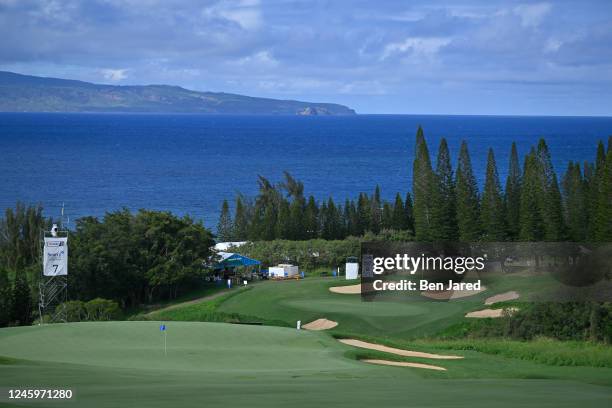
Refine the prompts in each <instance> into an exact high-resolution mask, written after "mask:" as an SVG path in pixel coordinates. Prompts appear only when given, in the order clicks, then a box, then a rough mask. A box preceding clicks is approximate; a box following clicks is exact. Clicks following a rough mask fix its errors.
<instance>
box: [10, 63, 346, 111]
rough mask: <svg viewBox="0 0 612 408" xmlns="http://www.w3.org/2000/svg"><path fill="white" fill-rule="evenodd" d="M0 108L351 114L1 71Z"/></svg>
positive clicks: (321, 106)
mask: <svg viewBox="0 0 612 408" xmlns="http://www.w3.org/2000/svg"><path fill="white" fill-rule="evenodd" d="M0 112H132V113H137V112H142V113H203V114H230V115H231V114H253V115H266V114H268V115H305V116H313V115H354V114H355V111H354V110H353V109H351V108H349V107H347V106H344V105H340V104H335V103H321V102H305V101H297V100H288V99H287V100H284V99H272V98H261V97H255V96H246V95H239V94H233V93H227V92H209V91H193V90H190V89H186V88H183V87H180V86H176V85H164V84H152V85H107V84H94V83H91V82H85V81H80V80H75V79H62V78H52V77H40V76H33V75H23V74H18V73H15V72H8V71H0Z"/></svg>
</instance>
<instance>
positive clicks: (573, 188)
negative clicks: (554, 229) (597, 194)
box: [563, 161, 588, 242]
mask: <svg viewBox="0 0 612 408" xmlns="http://www.w3.org/2000/svg"><path fill="white" fill-rule="evenodd" d="M563 202H564V204H565V205H564V218H565V225H567V229H568V234H569V238H570V239H571V240H572V241H575V242H581V241H584V240H585V239H586V235H587V226H588V218H587V214H586V195H585V189H584V180H583V178H582V173H581V171H580V165H579V164H578V163H576V164H574V163H573V162H571V161H570V162H569V164H568V166H567V171H566V172H565V175H564V176H563Z"/></svg>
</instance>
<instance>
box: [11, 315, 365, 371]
mask: <svg viewBox="0 0 612 408" xmlns="http://www.w3.org/2000/svg"><path fill="white" fill-rule="evenodd" d="M166 327H167V330H166V337H167V340H166V341H167V354H166V355H164V337H163V336H164V334H163V333H162V332H161V331H160V330H159V323H157V322H113V323H103V322H99V323H95V322H87V323H71V324H55V325H46V326H42V327H41V326H31V327H19V328H12V329H8V330H2V331H0V344H1V345H2V350H3V352H2V355H4V356H8V357H13V358H18V359H28V360H35V361H48V362H65V363H72V364H88V365H96V366H106V367H121V368H145V369H181V370H198V371H202V370H205V371H227V370H235V371H240V370H247V371H270V370H326V369H327V370H336V369H339V370H342V369H344V370H348V369H351V368H355V366H356V365H359V364H358V363H357V362H355V361H351V360H349V359H346V358H342V351H341V350H340V347H338V346H337V344H336V343H337V342H336V341H334V340H333V339H331V338H330V337H329V336H323V335H321V334H318V333H313V332H308V331H297V330H288V329H285V328H280V327H257V326H246V325H229V324H220V323H189V322H170V323H166ZM5 350H6V351H5Z"/></svg>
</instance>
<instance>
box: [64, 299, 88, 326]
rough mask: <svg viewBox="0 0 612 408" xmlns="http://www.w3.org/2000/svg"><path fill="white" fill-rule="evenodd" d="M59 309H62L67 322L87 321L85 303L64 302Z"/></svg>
mask: <svg viewBox="0 0 612 408" xmlns="http://www.w3.org/2000/svg"><path fill="white" fill-rule="evenodd" d="M60 307H64V310H65V312H66V321H68V322H81V321H83V320H86V319H87V310H86V309H85V303H84V302H81V301H80V300H71V301H68V302H64V303H63V305H61V306H60Z"/></svg>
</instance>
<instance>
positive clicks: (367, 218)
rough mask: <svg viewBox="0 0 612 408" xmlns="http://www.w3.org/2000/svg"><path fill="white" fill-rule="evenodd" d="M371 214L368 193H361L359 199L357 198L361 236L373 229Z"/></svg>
mask: <svg viewBox="0 0 612 408" xmlns="http://www.w3.org/2000/svg"><path fill="white" fill-rule="evenodd" d="M371 214H372V212H371V207H370V200H369V199H368V196H367V194H365V193H360V194H359V199H358V200H357V218H358V220H359V221H358V222H359V224H358V227H357V231H358V232H359V236H361V235H363V234H364V233H365V232H366V231H371V228H370V226H371V224H372V220H371Z"/></svg>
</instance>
